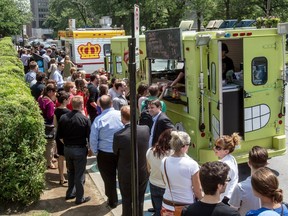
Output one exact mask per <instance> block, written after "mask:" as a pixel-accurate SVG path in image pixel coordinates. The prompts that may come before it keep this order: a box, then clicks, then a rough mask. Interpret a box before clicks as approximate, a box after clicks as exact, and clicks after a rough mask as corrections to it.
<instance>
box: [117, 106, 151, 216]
mask: <svg viewBox="0 0 288 216" xmlns="http://www.w3.org/2000/svg"><path fill="white" fill-rule="evenodd" d="M121 121H122V123H123V124H124V125H125V128H123V129H121V130H120V131H118V132H116V133H115V134H114V139H113V152H114V154H116V155H117V157H118V180H119V186H120V192H121V195H122V215H125V216H130V215H132V208H131V203H132V196H131V185H132V184H131V157H130V155H131V127H130V106H128V105H126V106H123V107H122V108H121ZM148 142H149V127H148V126H147V125H137V145H138V171H139V185H138V186H139V205H140V206H139V213H138V214H137V215H139V216H143V203H144V195H145V190H146V186H147V182H148V177H149V175H148V171H147V163H146V152H147V150H148Z"/></svg>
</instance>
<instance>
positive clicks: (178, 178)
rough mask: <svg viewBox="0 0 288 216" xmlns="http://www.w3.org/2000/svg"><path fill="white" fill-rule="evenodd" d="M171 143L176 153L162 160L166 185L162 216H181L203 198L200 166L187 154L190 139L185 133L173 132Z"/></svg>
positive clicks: (162, 171)
mask: <svg viewBox="0 0 288 216" xmlns="http://www.w3.org/2000/svg"><path fill="white" fill-rule="evenodd" d="M171 136H172V138H171V140H170V142H169V144H170V146H171V148H172V149H173V150H174V153H173V154H172V155H171V156H169V157H167V158H164V159H163V160H162V164H161V173H162V176H163V179H164V181H165V183H166V189H165V193H164V196H163V202H162V209H161V215H162V216H174V215H175V216H178V215H179V216H180V215H181V211H182V208H183V207H184V206H185V205H190V204H192V203H194V200H195V198H197V199H201V198H202V191H201V184H200V179H199V165H198V164H197V162H196V161H194V160H193V159H192V158H190V157H189V156H188V155H187V154H186V153H187V151H188V149H189V146H190V145H191V143H190V140H191V139H190V137H189V135H188V134H187V133H186V132H183V131H172V133H171Z"/></svg>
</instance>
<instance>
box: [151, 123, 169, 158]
mask: <svg viewBox="0 0 288 216" xmlns="http://www.w3.org/2000/svg"><path fill="white" fill-rule="evenodd" d="M171 132H172V129H171V128H169V129H166V130H164V131H163V132H162V133H161V135H160V136H159V138H158V141H157V143H156V144H155V146H154V147H153V155H154V156H156V157H158V158H161V156H165V155H166V154H167V151H169V150H170V149H171V147H170V145H169V141H170V140H171Z"/></svg>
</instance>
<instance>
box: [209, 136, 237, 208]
mask: <svg viewBox="0 0 288 216" xmlns="http://www.w3.org/2000/svg"><path fill="white" fill-rule="evenodd" d="M239 144H240V136H239V135H238V133H233V134H232V135H231V136H228V135H224V136H222V137H220V138H218V139H217V140H216V142H215V146H214V152H215V155H216V156H217V157H218V158H219V159H220V161H222V162H223V163H226V164H227V165H228V166H229V167H230V171H229V174H228V176H229V178H230V179H231V181H230V182H229V183H228V185H227V188H226V191H225V193H222V194H221V195H220V196H221V199H222V202H224V203H225V204H227V205H229V204H228V201H229V199H230V198H231V195H232V193H233V190H234V188H235V186H236V185H237V183H238V178H239V177H238V164H237V162H236V160H235V158H234V157H233V155H232V154H231V153H232V152H233V151H234V150H235V147H236V146H237V145H239Z"/></svg>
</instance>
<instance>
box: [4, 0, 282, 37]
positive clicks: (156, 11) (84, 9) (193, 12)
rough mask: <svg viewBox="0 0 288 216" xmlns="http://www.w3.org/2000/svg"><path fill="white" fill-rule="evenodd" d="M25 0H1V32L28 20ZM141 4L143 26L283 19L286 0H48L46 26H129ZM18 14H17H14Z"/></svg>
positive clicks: (13, 31)
mask: <svg viewBox="0 0 288 216" xmlns="http://www.w3.org/2000/svg"><path fill="white" fill-rule="evenodd" d="M27 1H28V0H1V1H0V9H1V11H3V12H2V13H1V14H0V34H2V35H13V34H17V33H19V32H20V31H21V26H22V25H23V24H27V23H28V22H29V21H31V13H30V12H28V9H27ZM135 3H137V4H138V5H139V6H140V25H141V26H145V27H146V29H156V28H169V27H176V26H179V23H180V21H181V20H191V19H194V20H197V21H198V28H200V26H201V24H202V23H207V22H208V21H209V20H213V19H224V20H225V19H238V20H241V19H256V18H257V17H265V16H276V17H279V18H280V19H281V22H285V21H287V19H288V14H287V13H286V11H285V9H286V8H287V6H288V0H241V1H239V0H136V1H135V0H106V1H103V0H49V15H48V17H47V18H46V21H45V26H46V27H47V28H51V29H53V30H54V31H55V32H56V33H57V32H58V30H65V29H66V28H67V27H68V20H69V19H75V20H76V27H77V28H85V27H100V24H99V19H100V18H101V17H102V16H110V17H111V18H112V21H113V23H112V26H113V27H114V26H117V27H120V26H124V29H125V30H126V32H127V34H130V29H131V20H132V19H131V11H132V10H133V5H134V4H135ZM15 14H17V16H15Z"/></svg>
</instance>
